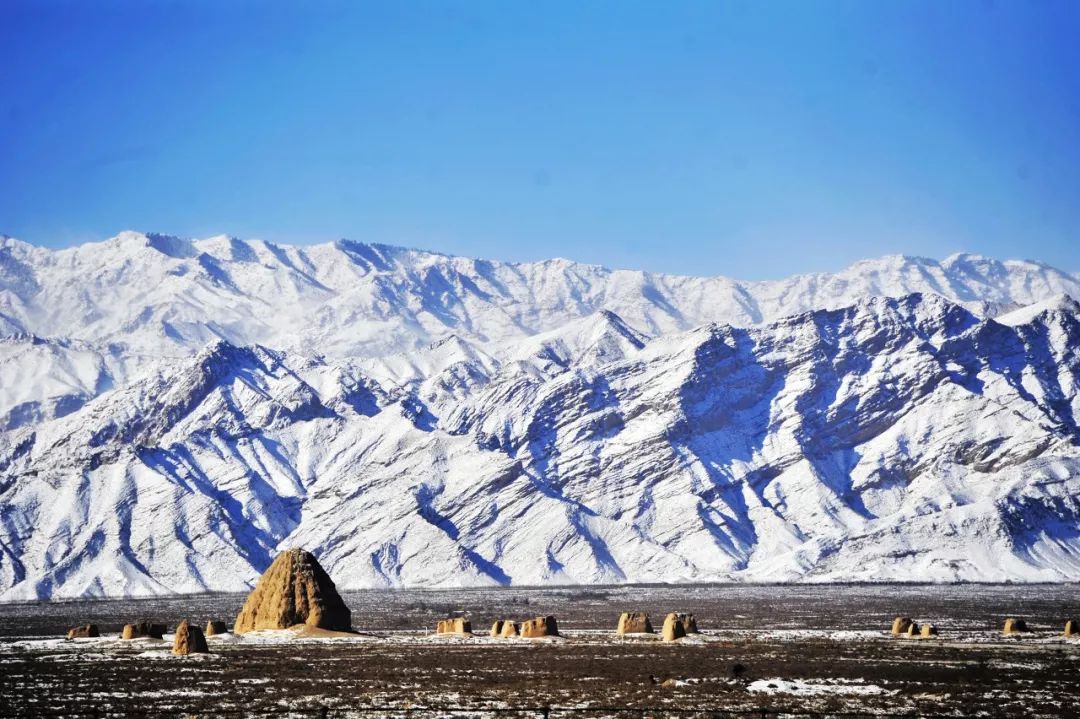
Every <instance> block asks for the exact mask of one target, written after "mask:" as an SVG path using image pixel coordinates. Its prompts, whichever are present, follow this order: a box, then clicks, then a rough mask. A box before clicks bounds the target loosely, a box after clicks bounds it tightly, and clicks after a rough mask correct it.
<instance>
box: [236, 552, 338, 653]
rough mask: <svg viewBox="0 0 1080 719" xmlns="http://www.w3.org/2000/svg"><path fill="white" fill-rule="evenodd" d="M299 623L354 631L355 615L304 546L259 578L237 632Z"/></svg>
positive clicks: (276, 561)
mask: <svg viewBox="0 0 1080 719" xmlns="http://www.w3.org/2000/svg"><path fill="white" fill-rule="evenodd" d="M297 624H304V625H307V626H309V627H318V628H320V629H330V630H334V631H344V632H347V631H351V630H352V614H351V612H350V611H349V608H348V607H347V606H345V602H344V601H342V599H341V595H339V594H338V592H337V588H336V587H335V586H334V582H333V581H332V580H331V579H330V576H329V575H328V574H327V573H326V572H325V571H324V570H323V568H322V567H321V566H319V562H318V560H316V559H315V557H314V556H313V555H312V554H311V553H310V552H305V551H304V550H303V549H290V550H288V551H286V552H282V553H281V554H279V555H278V556H277V557H276V558H275V559H274V562H273V564H271V565H270V567H269V568H268V569H267V570H266V571H265V572H264V573H263V575H262V576H261V577H260V578H259V583H258V584H256V585H255V589H253V590H252V592H251V594H249V595H248V598H247V601H246V602H244V607H243V609H241V610H240V614H239V615H238V616H237V617H236V625H235V627H234V629H233V631H235V632H236V633H237V634H243V633H245V632H250V631H254V630H257V629H287V628H289V627H292V626H295V625H297Z"/></svg>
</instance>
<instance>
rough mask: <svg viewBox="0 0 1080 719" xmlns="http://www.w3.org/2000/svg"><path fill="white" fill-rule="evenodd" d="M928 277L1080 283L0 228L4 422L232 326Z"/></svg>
mask: <svg viewBox="0 0 1080 719" xmlns="http://www.w3.org/2000/svg"><path fill="white" fill-rule="evenodd" d="M914 292H920V293H925V294H929V293H933V294H937V295H940V296H942V297H945V298H946V299H949V300H951V301H953V302H956V303H958V304H961V305H963V306H965V307H967V308H968V309H970V310H972V311H974V312H976V313H977V314H979V315H981V316H989V315H993V314H996V313H998V312H1000V311H1003V310H1010V309H1014V308H1016V307H1020V306H1024V305H1029V304H1031V303H1033V302H1038V301H1042V300H1045V299H1047V298H1050V297H1053V296H1056V295H1059V294H1070V295H1072V296H1073V297H1080V279H1078V278H1077V277H1076V276H1074V275H1070V274H1068V273H1065V272H1061V271H1059V270H1056V269H1054V268H1052V267H1048V266H1046V265H1042V264H1039V263H1035V262H1020V261H1007V262H999V261H996V260H990V259H986V258H983V257H977V256H972V255H955V256H953V257H950V258H948V259H946V260H944V261H943V262H940V263H939V262H935V261H933V260H926V259H921V258H911V257H902V256H893V257H885V258H881V259H878V260H869V261H865V262H860V263H857V264H855V265H853V266H851V267H849V268H848V269H846V270H844V271H842V272H838V273H835V274H812V275H801V276H797V277H792V278H789V279H785V280H780V281H773V282H740V281H736V280H731V279H727V278H724V277H705V278H702V277H680V276H671V275H662V274H655V273H649V272H639V271H630V270H608V269H605V268H603V267H596V266H591V265H582V264H577V263H573V262H569V261H567V260H550V261H547V262H537V263H527V264H514V263H505V262H491V261H486V260H474V259H467V258H462V257H451V256H447V255H442V254H437V253H433V252H423V251H420V250H409V249H403V248H397V247H388V246H385V245H373V244H363V243H359V242H352V241H348V240H341V241H338V242H334V243H330V244H324V245H315V246H310V247H289V246H284V245H276V244H273V243H270V242H262V241H245V240H240V239H237V238H233V237H226V236H221V237H213V238H210V239H205V240H186V239H180V238H176V237H169V236H164V235H156V234H142V233H136V232H124V233H121V234H120V235H118V236H116V237H114V238H112V239H110V240H107V241H105V242H98V243H90V244H85V245H81V246H78V247H73V248H69V249H64V250H55V251H54V250H47V249H44V248H41V247H35V246H33V245H29V244H26V243H23V242H19V241H18V240H14V239H11V238H6V237H0V336H3V337H6V338H7V339H5V340H4V343H3V344H0V367H2V368H3V369H4V372H5V374H8V373H11V372H14V373H16V374H17V375H18V377H19V379H18V381H15V380H5V381H4V382H3V383H0V427H16V426H21V425H25V424H28V423H33V422H37V421H40V420H41V419H45V418H50V417H54V416H62V415H64V414H66V413H69V412H70V411H72V410H73V409H75V408H77V407H79V406H81V405H82V404H83V403H84V402H85V401H86V400H87V399H89V398H90V397H93V396H96V395H97V394H99V393H100V392H101V391H103V390H104V389H107V388H110V387H113V386H119V385H122V384H126V383H127V382H129V381H130V380H132V379H134V378H136V377H138V376H140V375H141V374H142V373H143V371H144V370H146V369H148V368H150V367H152V365H153V362H152V360H153V359H154V358H164V359H167V360H173V359H176V358H180V357H188V356H191V355H193V354H194V353H196V352H198V351H199V350H201V349H202V348H203V347H205V346H206V345H207V344H208V343H210V342H214V341H217V340H219V339H220V340H225V341H227V342H229V343H231V344H234V345H238V346H240V345H250V344H262V345H264V346H267V347H274V348H277V349H281V350H286V351H289V352H296V353H299V354H304V355H309V356H316V355H317V356H322V357H327V358H330V359H334V360H342V359H349V358H356V357H378V356H385V355H388V354H394V353H401V352H406V351H411V350H418V349H423V348H425V347H427V346H428V345H429V344H432V343H434V342H438V341H443V340H446V339H447V338H449V337H450V336H451V335H453V336H456V337H458V338H461V339H463V340H466V341H468V342H469V343H470V344H472V345H474V346H485V345H488V344H499V343H505V342H508V341H512V340H521V339H524V338H528V337H532V336H534V335H536V334H539V333H543V332H548V331H551V330H554V329H558V328H559V327H561V326H562V325H563V324H565V323H566V322H567V321H569V320H572V319H577V318H582V317H586V316H589V315H591V314H594V313H596V312H599V311H602V310H608V311H611V312H614V313H615V314H616V315H618V316H619V317H620V318H621V319H622V320H623V321H624V322H625V323H626V324H627V325H628V326H630V327H633V328H634V329H635V330H636V331H639V332H642V333H645V334H648V335H650V336H659V335H663V334H667V333H671V332H678V331H685V330H689V329H692V328H694V327H699V326H701V325H703V324H706V323H709V322H723V323H727V324H731V325H734V326H738V327H750V326H755V325H759V324H761V323H764V322H770V321H773V320H776V319H778V318H780V317H784V316H787V315H791V314H795V313H799V312H806V311H810V310H815V309H836V308H840V307H846V306H849V305H851V304H853V303H855V302H858V301H860V300H862V299H863V298H865V297H868V296H872V295H881V296H893V297H899V296H904V295H907V294H911V293H914ZM43 342H44V343H48V344H47V345H46V344H41V343H43ZM23 380H26V381H23Z"/></svg>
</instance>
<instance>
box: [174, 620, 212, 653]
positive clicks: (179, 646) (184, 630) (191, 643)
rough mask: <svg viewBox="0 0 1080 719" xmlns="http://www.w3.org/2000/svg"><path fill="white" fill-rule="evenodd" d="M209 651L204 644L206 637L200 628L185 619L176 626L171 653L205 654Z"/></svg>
mask: <svg viewBox="0 0 1080 719" xmlns="http://www.w3.org/2000/svg"><path fill="white" fill-rule="evenodd" d="M209 651H210V649H209V647H207V646H206V637H204V636H203V633H202V630H201V629H199V628H198V627H193V626H191V625H190V624H189V623H188V620H186V619H185V620H184V621H182V622H180V623H179V624H178V625H177V626H176V636H174V637H173V645H172V653H173V654H178V655H183V654H206V653H207V652H209Z"/></svg>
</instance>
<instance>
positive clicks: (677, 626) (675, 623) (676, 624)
mask: <svg viewBox="0 0 1080 719" xmlns="http://www.w3.org/2000/svg"><path fill="white" fill-rule="evenodd" d="M685 636H686V627H685V626H683V623H682V621H680V620H679V615H678V614H676V613H675V612H672V613H671V614H669V615H667V616H666V617H664V641H665V642H673V641H675V640H676V639H681V638H683V637H685Z"/></svg>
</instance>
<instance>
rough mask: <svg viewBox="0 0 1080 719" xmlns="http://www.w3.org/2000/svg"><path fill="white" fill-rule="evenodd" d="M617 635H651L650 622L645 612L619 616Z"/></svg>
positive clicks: (625, 613)
mask: <svg viewBox="0 0 1080 719" xmlns="http://www.w3.org/2000/svg"><path fill="white" fill-rule="evenodd" d="M615 631H616V633H618V634H652V631H653V628H652V622H650V621H649V615H648V614H646V613H645V612H623V613H622V614H621V615H619V626H618V627H617V628H616V629H615Z"/></svg>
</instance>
